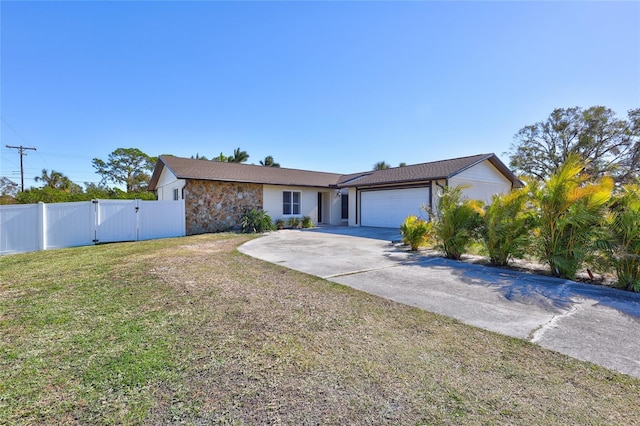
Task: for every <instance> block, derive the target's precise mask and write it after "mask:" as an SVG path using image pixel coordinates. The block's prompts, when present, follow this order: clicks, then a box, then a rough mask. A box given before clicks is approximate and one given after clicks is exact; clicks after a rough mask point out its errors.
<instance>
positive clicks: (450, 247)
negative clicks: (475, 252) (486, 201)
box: [429, 185, 482, 260]
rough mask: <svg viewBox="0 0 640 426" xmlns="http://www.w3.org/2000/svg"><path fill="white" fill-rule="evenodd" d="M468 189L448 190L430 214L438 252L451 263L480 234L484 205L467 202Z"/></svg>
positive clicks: (455, 188)
mask: <svg viewBox="0 0 640 426" xmlns="http://www.w3.org/2000/svg"><path fill="white" fill-rule="evenodd" d="M468 187H469V186H468V185H458V186H456V187H453V188H451V187H446V188H444V190H443V191H442V194H441V196H440V197H439V199H438V203H437V205H436V209H435V211H432V212H429V216H430V217H431V220H432V221H433V225H432V227H433V236H434V239H435V241H436V248H438V249H440V250H442V252H443V253H444V256H445V257H446V258H448V259H455V260H459V259H460V257H461V256H462V255H463V254H464V253H465V252H466V250H467V248H468V247H469V244H470V243H471V242H472V241H473V240H474V239H475V238H477V237H478V233H479V230H480V226H481V222H482V218H481V216H480V215H481V213H482V201H479V200H469V199H465V198H463V194H462V192H463V191H464V190H465V189H466V188H468Z"/></svg>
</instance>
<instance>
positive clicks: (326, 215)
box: [263, 185, 340, 224]
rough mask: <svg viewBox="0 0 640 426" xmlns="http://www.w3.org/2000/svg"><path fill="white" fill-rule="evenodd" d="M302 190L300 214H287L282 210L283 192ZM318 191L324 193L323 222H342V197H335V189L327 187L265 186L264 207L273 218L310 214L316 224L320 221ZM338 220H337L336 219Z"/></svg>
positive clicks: (285, 218)
mask: <svg viewBox="0 0 640 426" xmlns="http://www.w3.org/2000/svg"><path fill="white" fill-rule="evenodd" d="M283 191H298V192H300V214H296V215H285V214H283V212H282V192H283ZM318 192H322V193H323V198H322V201H323V202H322V221H323V223H331V224H339V223H340V202H339V201H340V198H339V197H335V196H334V195H335V190H332V189H327V188H308V187H300V186H276V185H264V186H263V209H264V210H265V211H266V212H267V214H268V215H269V216H271V219H273V220H274V221H275V220H277V219H284V220H287V219H288V218H290V217H292V216H296V217H302V216H309V217H311V220H313V223H314V224H317V223H318ZM336 220H337V221H336Z"/></svg>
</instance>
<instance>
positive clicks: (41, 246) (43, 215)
mask: <svg viewBox="0 0 640 426" xmlns="http://www.w3.org/2000/svg"><path fill="white" fill-rule="evenodd" d="M37 211H38V213H37V215H36V217H37V219H36V220H37V221H38V223H37V224H36V229H37V235H38V250H46V249H47V205H46V204H45V203H43V202H42V201H38V208H37Z"/></svg>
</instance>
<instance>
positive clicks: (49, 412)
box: [0, 234, 640, 425]
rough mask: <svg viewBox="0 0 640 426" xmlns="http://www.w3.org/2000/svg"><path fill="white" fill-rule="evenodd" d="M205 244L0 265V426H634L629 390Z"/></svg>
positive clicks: (227, 243)
mask: <svg viewBox="0 0 640 426" xmlns="http://www.w3.org/2000/svg"><path fill="white" fill-rule="evenodd" d="M248 238H250V237H246V236H241V237H239V236H233V235H225V234H219V235H203V236H196V237H188V238H182V239H169V240H158V241H148V242H138V243H123V244H109V245H100V246H92V247H82V248H74V249H64V250H54V251H45V252H38V253H29V254H21V255H11V256H4V257H2V258H0V271H1V272H0V279H1V281H0V424H167V423H172V424H173V423H178V424H272V423H282V424H527V423H528V424H626V425H629V424H634V423H635V424H637V423H638V403H639V402H640V397H639V396H638V395H639V394H640V381H638V380H636V379H634V378H631V377H629V376H626V375H622V374H617V373H614V372H611V371H609V370H606V369H604V368H600V367H597V366H594V365H592V364H589V363H585V362H580V361H577V360H574V359H571V358H569V357H567V356H564V355H561V354H558V353H554V352H551V351H547V350H544V349H542V348H540V347H538V346H536V345H532V344H529V343H527V342H524V341H521V340H518V339H512V338H508V337H504V336H500V335H497V334H494V333H491V332H488V331H484V330H479V329H476V328H473V327H469V326H466V325H463V324H460V323H459V322H457V321H455V320H452V319H448V318H444V317H441V316H438V315H434V314H430V313H427V312H423V311H420V310H418V309H415V308H411V307H407V306H403V305H399V304H396V303H394V302H390V301H387V300H384V299H380V298H378V297H375V296H371V295H367V294H364V293H360V292H358V291H355V290H352V289H349V288H346V287H343V286H339V285H335V284H332V283H329V282H327V281H323V280H321V279H318V278H315V277H311V276H309V275H305V274H301V273H297V272H294V271H290V270H286V269H283V268H281V267H278V266H275V265H271V264H267V263H264V262H261V261H258V260H256V259H252V258H249V257H247V256H244V255H242V254H240V253H238V252H237V251H235V248H236V247H237V246H238V245H239V244H241V243H242V242H244V241H247V239H248Z"/></svg>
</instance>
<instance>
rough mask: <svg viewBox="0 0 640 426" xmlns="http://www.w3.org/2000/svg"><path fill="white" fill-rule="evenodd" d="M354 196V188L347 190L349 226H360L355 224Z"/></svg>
mask: <svg viewBox="0 0 640 426" xmlns="http://www.w3.org/2000/svg"><path fill="white" fill-rule="evenodd" d="M343 191H344V190H343ZM356 194H357V191H356V188H349V226H360V224H359V223H356ZM358 202H360V200H358Z"/></svg>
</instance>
